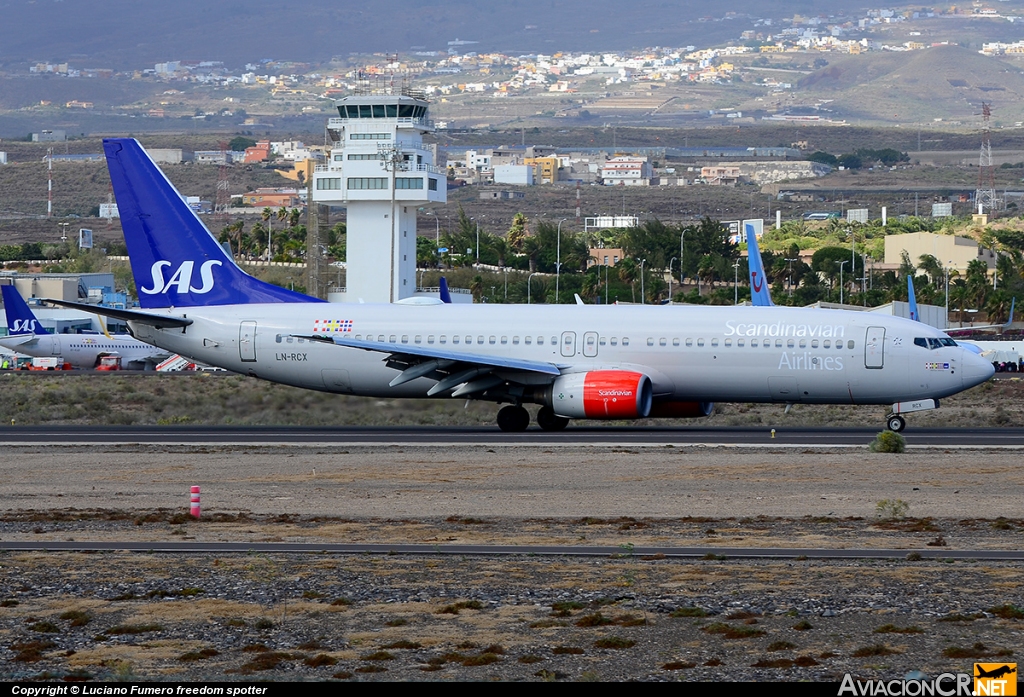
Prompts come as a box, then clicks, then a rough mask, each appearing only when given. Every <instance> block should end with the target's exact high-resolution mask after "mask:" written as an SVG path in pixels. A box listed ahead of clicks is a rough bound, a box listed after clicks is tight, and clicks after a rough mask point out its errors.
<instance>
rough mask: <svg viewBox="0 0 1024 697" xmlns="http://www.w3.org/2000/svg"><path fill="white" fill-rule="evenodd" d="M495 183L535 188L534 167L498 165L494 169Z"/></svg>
mask: <svg viewBox="0 0 1024 697" xmlns="http://www.w3.org/2000/svg"><path fill="white" fill-rule="evenodd" d="M494 183H495V184H513V185H516V186H533V166H531V165H498V166H497V167H495V168H494Z"/></svg>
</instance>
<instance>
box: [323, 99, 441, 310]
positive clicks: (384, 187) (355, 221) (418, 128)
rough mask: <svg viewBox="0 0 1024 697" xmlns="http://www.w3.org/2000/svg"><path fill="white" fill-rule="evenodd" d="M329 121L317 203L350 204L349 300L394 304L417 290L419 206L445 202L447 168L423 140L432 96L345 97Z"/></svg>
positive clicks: (347, 275) (428, 124) (337, 103)
mask: <svg viewBox="0 0 1024 697" xmlns="http://www.w3.org/2000/svg"><path fill="white" fill-rule="evenodd" d="M336 106H337V107H338V114H339V118H332V119H329V120H328V122H327V137H328V139H329V141H330V146H331V150H330V154H329V158H328V163H327V164H326V165H320V166H318V167H317V168H316V169H315V171H314V173H313V177H314V182H313V202H315V203H318V204H325V205H336V206H345V207H346V208H347V209H348V221H347V230H348V235H347V236H348V239H347V249H348V251H347V257H346V266H347V274H346V278H347V282H346V292H345V298H346V302H359V301H360V300H362V301H364V302H368V303H390V302H396V301H398V300H401V299H403V298H408V297H410V296H412V295H413V293H414V292H415V290H416V210H417V208H419V207H421V206H425V205H427V204H431V203H445V202H446V201H447V199H448V188H447V182H446V180H445V171H444V168H443V167H438V166H437V165H435V163H434V152H433V150H431V149H430V148H428V147H427V146H426V145H424V144H423V134H424V133H429V132H431V131H432V130H433V124H432V123H431V121H430V120H429V118H428V115H427V100H426V99H425V98H424V97H423V96H422V95H418V94H415V93H412V92H411V91H409V90H403V91H402V93H401V94H398V93H395V94H388V93H376V94H368V95H356V96H351V97H345V98H343V99H340V100H338V102H336Z"/></svg>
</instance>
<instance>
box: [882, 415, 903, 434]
mask: <svg viewBox="0 0 1024 697" xmlns="http://www.w3.org/2000/svg"><path fill="white" fill-rule="evenodd" d="M885 426H886V428H888V429H889V430H890V431H895V432H896V433H899V432H900V431H902V430H903V429H905V428H906V427H907V420H906V419H904V418H903V417H902V416H900V415H899V414H889V415H888V416H886V417H885Z"/></svg>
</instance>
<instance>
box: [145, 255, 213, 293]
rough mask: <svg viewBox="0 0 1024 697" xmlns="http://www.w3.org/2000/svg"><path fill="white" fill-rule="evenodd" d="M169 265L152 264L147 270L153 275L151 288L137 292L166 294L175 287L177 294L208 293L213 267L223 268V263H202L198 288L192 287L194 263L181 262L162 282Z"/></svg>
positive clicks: (167, 263) (167, 262) (166, 263)
mask: <svg viewBox="0 0 1024 697" xmlns="http://www.w3.org/2000/svg"><path fill="white" fill-rule="evenodd" d="M170 265H171V262H169V261H158V262H156V263H155V264H153V267H152V268H151V269H150V270H149V271H150V273H151V274H152V275H153V287H152V288H139V290H140V291H142V292H143V293H145V294H147V295H159V294H161V293H166V292H167V291H168V290H170V289H171V286H177V292H178V293H200V294H202V293H209V292H210V291H211V290H213V283H214V281H213V267H214V266H223V262H220V261H215V260H210V261H204V262H203V265H202V266H200V267H199V280H200V283H202V285H200V286H199V287H198V288H196V287H195V286H194V285H192V271H193V268H194V267H195V262H194V261H183V262H181V266H179V267H178V270H177V271H175V272H174V273H173V274H172V275H171V277H170V278H168V279H167V280H164V267H165V266H170Z"/></svg>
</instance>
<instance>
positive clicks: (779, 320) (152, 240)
mask: <svg viewBox="0 0 1024 697" xmlns="http://www.w3.org/2000/svg"><path fill="white" fill-rule="evenodd" d="M104 149H105V151H106V156H107V164H108V167H109V169H110V176H111V181H112V183H113V187H114V194H115V195H116V197H117V204H118V211H119V213H120V216H121V224H122V227H123V229H124V234H125V242H126V244H127V246H128V252H129V256H130V258H131V265H132V272H133V273H134V275H135V280H136V285H137V287H138V289H139V299H140V304H141V305H142V310H140V311H133V310H117V311H110V310H105V311H104V312H106V313H107V314H109V315H110V316H113V317H118V318H121V319H124V320H126V321H127V322H128V326H129V327H130V329H131V331H132V333H133V334H134V335H135V336H136V337H138V338H140V339H142V340H144V341H146V342H148V343H152V344H154V345H157V346H160V347H162V348H164V349H166V350H167V351H169V352H172V353H178V354H182V355H185V356H190V357H192V358H194V359H196V360H200V361H202V362H203V363H208V364H210V365H215V366H220V367H223V368H226V369H228V370H232V371H235V372H238V373H243V374H248V375H250V376H253V377H258V378H262V379H265V380H271V381H274V382H280V383H285V384H289V385H294V386H297V387H304V388H309V389H314V390H322V391H327V392H338V393H346V394H356V395H365V396H372V397H423V398H427V397H432V398H435V399H441V398H451V397H458V398H466V399H478V400H485V401H492V402H495V403H499V404H501V403H504V404H506V405H507V406H505V407H503V408H502V409H501V410H500V411H499V412H498V416H497V422H498V426H499V427H500V428H501V429H502V430H505V431H522V430H524V429H526V428H527V427H528V426H529V423H530V417H529V413H528V412H527V410H526V409H525V408H524V407H523V405H524V404H539V405H540V406H541V409H540V411H539V413H538V415H537V422H538V425H539V426H540V427H541V428H542V429H545V430H557V429H561V428H564V427H565V426H566V424H567V423H568V421H569V419H639V418H645V417H659V416H665V417H684V416H705V415H708V414H709V413H710V412H711V410H712V408H713V404H712V403H713V402H715V401H727V402H730V401H731V402H778V403H783V404H792V403H797V402H799V403H805V404H879V405H882V404H884V405H891V413H890V415H889V416H888V417H887V424H888V427H889V428H891V429H894V430H902V428H903V427H904V426H905V421H904V419H903V417H902V416H901V414H902V413H905V412H909V411H918V410H923V409H933V408H935V407H937V406H938V399H939V398H941V397H945V396H947V395H951V394H956V393H957V392H961V391H962V390H965V389H967V388H969V387H973V386H974V385H977V384H979V383H982V382H985V381H986V380H988V379H989V378H990V377H991V376H992V374H993V368H992V365H991V364H990V363H988V362H987V361H984V360H982V359H981V358H979V357H978V356H976V355H975V354H973V353H969V352H967V351H965V350H964V349H963V348H962V347H960V346H957V344H956V342H955V341H953V340H952V339H950V338H949V337H948V336H946V335H945V334H943V333H942V332H939V331H937V330H935V329H932V328H930V327H927V326H925V325H922V324H920V323H918V322H911V321H909V320H906V319H902V318H896V317H885V316H879V315H872V314H868V313H860V312H844V311H839V310H810V309H803V308H788V307H695V306H666V307H662V306H615V305H585V306H578V305H572V306H545V305H541V306H538V305H447V304H437V305H401V304H393V305H369V304H367V305H362V304H358V305H357V304H329V303H324V302H322V301H319V300H316V299H314V298H310V297H307V296H304V295H301V294H299V293H295V292H292V291H289V290H285V289H283V288H279V287H277V286H273V285H270V284H267V283H263V282H261V281H258V280H256V279H254V278H252V277H251V276H248V275H247V274H245V273H244V272H243V271H242V270H241V269H239V267H238V266H236V265H235V263H234V262H233V261H232V259H231V258H230V256H228V255H227V254H226V253H225V251H224V249H223V248H222V247H221V246H220V245H219V244H217V241H216V239H214V237H213V236H212V235H211V234H210V233H209V231H208V230H207V229H206V228H205V227H204V226H203V224H202V222H200V220H199V218H198V217H196V215H195V214H194V213H193V212H192V210H191V209H190V208H189V207H188V206H187V205H186V204H185V202H184V201H183V200H182V198H181V196H180V195H179V194H178V192H177V191H176V190H175V189H174V187H173V186H172V185H171V184H170V182H169V181H168V180H167V178H166V177H165V176H164V175H163V173H162V172H161V171H160V170H159V168H158V167H157V166H156V165H155V164H154V163H153V161H152V160H151V159H150V158H149V156H148V155H147V154H146V153H145V151H144V150H143V149H142V147H141V146H140V145H139V144H138V143H137V142H136V141H135V140H131V139H110V140H106V141H104ZM55 302H56V303H57V304H60V305H65V306H69V307H78V308H81V309H85V310H93V311H95V308H91V307H90V306H88V305H82V304H79V303H71V302H65V301H55ZM917 337H926V338H934V339H935V340H936V341H935V343H934V346H933V345H932V344H931V343H930V342H928V341H926V342H924V344H925V346H924V347H922V346H918V345H916V344H915V338H917Z"/></svg>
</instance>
